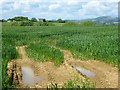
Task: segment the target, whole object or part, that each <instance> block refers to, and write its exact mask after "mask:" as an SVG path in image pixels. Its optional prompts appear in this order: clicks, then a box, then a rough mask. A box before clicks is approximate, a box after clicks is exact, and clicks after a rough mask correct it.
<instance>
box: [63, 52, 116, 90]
mask: <svg viewBox="0 0 120 90" xmlns="http://www.w3.org/2000/svg"><path fill="white" fill-rule="evenodd" d="M62 51H63V52H64V55H65V56H66V58H65V60H66V63H67V64H69V65H71V66H80V67H83V68H85V69H87V70H90V71H92V72H94V73H95V74H96V75H95V76H94V77H90V78H89V79H90V80H91V81H93V82H95V83H96V87H97V88H117V87H118V69H117V68H116V67H113V66H112V65H109V64H106V63H104V62H102V61H96V60H87V61H83V60H79V59H74V58H72V55H71V53H70V52H69V51H67V50H62Z"/></svg>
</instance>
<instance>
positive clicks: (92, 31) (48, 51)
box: [2, 26, 118, 87]
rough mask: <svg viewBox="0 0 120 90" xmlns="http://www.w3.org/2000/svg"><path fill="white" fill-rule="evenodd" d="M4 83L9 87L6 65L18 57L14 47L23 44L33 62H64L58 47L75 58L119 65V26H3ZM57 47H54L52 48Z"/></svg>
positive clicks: (58, 63)
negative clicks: (67, 51)
mask: <svg viewBox="0 0 120 90" xmlns="http://www.w3.org/2000/svg"><path fill="white" fill-rule="evenodd" d="M2 29H3V32H2V40H3V43H2V44H3V45H2V48H3V49H2V52H3V53H2V57H3V69H2V70H3V81H4V82H3V86H4V87H8V86H9V83H8V82H9V79H8V77H7V74H6V67H7V66H6V65H7V63H8V61H10V60H11V59H16V58H18V57H19V55H18V52H17V51H16V49H15V48H16V46H24V45H27V46H28V47H26V48H25V50H26V52H27V55H28V57H30V58H32V59H33V60H36V61H42V62H43V61H47V60H49V61H53V62H54V63H55V64H56V65H60V64H62V62H63V59H64V55H63V52H61V51H60V50H59V49H57V48H61V49H65V50H69V51H70V52H71V53H72V55H73V57H74V58H79V59H81V60H93V59H94V60H99V61H104V62H106V63H109V64H112V65H113V66H116V67H117V66H118V45H117V44H118V27H117V26H94V27H92V26H91V27H90V26H89V27H78V26H77V27H70V26H46V27H45V26H39V27H38V26H5V27H3V28H2ZM55 47H56V48H55Z"/></svg>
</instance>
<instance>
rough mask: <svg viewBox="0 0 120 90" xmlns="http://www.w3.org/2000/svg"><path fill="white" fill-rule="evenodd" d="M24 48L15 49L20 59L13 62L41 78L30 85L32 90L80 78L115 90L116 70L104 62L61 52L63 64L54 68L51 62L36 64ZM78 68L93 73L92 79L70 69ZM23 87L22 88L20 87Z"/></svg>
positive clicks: (116, 81)
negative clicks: (83, 59)
mask: <svg viewBox="0 0 120 90" xmlns="http://www.w3.org/2000/svg"><path fill="white" fill-rule="evenodd" d="M24 48H25V46H18V47H16V49H17V51H18V52H19V54H20V55H21V58H20V59H17V60H16V61H15V62H16V64H18V65H19V66H30V67H31V68H32V69H33V70H34V73H35V75H39V76H41V77H43V81H40V82H38V83H37V84H36V85H31V86H30V87H34V88H46V86H48V85H50V83H51V82H53V83H58V84H59V85H62V84H63V83H64V82H65V81H66V80H69V79H74V78H75V77H80V78H82V79H89V80H91V81H93V82H95V83H96V87H97V88H117V87H118V69H117V68H115V67H112V66H111V65H109V64H106V63H104V62H100V61H95V60H87V61H82V60H80V59H74V58H73V57H72V54H71V52H69V51H68V50H62V49H60V51H62V52H63V53H64V63H63V64H62V65H60V66H59V67H55V66H54V64H53V63H52V62H36V61H34V60H31V59H30V58H28V57H27V55H26V52H25V50H24ZM74 65H76V66H80V67H83V68H85V69H88V70H90V71H92V72H94V73H95V74H96V75H95V76H94V77H90V78H87V77H85V76H83V75H82V74H80V73H78V72H77V71H75V70H73V69H72V66H74ZM22 87H23V86H22Z"/></svg>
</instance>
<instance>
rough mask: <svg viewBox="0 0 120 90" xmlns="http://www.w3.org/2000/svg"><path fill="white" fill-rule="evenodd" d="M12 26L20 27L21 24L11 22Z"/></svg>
mask: <svg viewBox="0 0 120 90" xmlns="http://www.w3.org/2000/svg"><path fill="white" fill-rule="evenodd" d="M11 26H20V24H19V22H11Z"/></svg>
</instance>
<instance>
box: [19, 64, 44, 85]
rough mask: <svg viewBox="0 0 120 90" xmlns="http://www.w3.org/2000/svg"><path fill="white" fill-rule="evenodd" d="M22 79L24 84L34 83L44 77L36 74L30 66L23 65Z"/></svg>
mask: <svg viewBox="0 0 120 90" xmlns="http://www.w3.org/2000/svg"><path fill="white" fill-rule="evenodd" d="M21 68H22V81H23V84H24V85H34V84H36V83H37V82H39V81H42V80H43V78H42V77H40V76H35V74H34V71H33V70H32V68H31V67H30V66H22V67H21Z"/></svg>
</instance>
